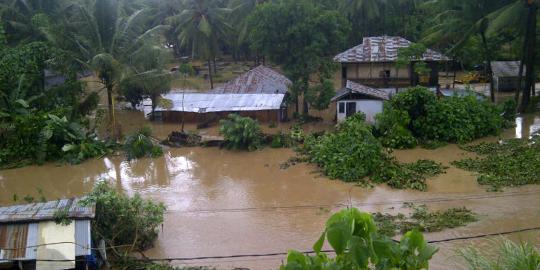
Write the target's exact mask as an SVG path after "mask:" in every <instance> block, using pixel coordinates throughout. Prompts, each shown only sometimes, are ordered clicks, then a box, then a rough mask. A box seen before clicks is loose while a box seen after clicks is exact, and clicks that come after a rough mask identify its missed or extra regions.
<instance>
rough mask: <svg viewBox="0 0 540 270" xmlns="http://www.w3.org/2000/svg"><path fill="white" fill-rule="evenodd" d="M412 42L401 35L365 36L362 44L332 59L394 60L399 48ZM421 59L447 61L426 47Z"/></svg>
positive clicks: (347, 61) (350, 61)
mask: <svg viewBox="0 0 540 270" xmlns="http://www.w3.org/2000/svg"><path fill="white" fill-rule="evenodd" d="M411 43H412V42H410V41H409V40H406V39H404V38H402V37H389V36H381V37H365V38H364V39H363V42H362V44H360V45H358V46H356V47H353V48H351V49H349V50H347V51H345V52H342V53H340V54H338V55H336V57H334V60H335V61H337V62H341V63H369V62H395V61H396V60H397V56H398V49H399V48H406V47H409V46H410V45H411ZM422 60H423V61H448V60H450V58H448V57H446V56H445V55H443V54H442V53H439V52H436V51H433V50H431V49H428V50H427V51H426V53H424V57H423V58H422Z"/></svg>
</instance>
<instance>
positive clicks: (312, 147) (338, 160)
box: [299, 114, 444, 190]
mask: <svg viewBox="0 0 540 270" xmlns="http://www.w3.org/2000/svg"><path fill="white" fill-rule="evenodd" d="M364 119H365V116H364V115H363V114H356V115H354V116H352V117H349V118H348V119H347V120H346V121H345V122H343V123H341V124H339V125H338V128H337V130H336V132H333V133H326V134H324V135H322V136H318V137H316V136H314V135H310V136H308V137H307V138H306V140H305V141H304V147H303V148H301V149H299V150H300V152H301V153H302V154H303V155H305V156H306V157H307V160H308V161H309V162H311V163H314V164H317V165H318V166H319V168H320V169H321V170H322V172H323V173H324V174H325V175H326V176H328V177H330V178H331V179H340V180H342V181H346V182H359V181H365V180H366V179H367V178H371V180H372V181H374V182H376V183H387V184H388V185H389V186H391V187H393V188H400V189H402V188H411V189H417V190H426V187H427V186H426V178H427V177H431V176H434V175H437V174H440V173H443V171H444V168H443V167H442V166H441V165H440V164H438V163H435V162H433V161H429V160H420V161H418V162H415V163H411V164H401V163H399V162H397V161H396V160H395V158H393V157H391V156H390V154H389V153H387V152H386V151H385V149H384V148H383V146H382V145H381V144H380V143H379V141H378V140H377V139H376V138H375V137H374V136H373V134H372V132H371V126H370V125H368V124H366V122H365V121H364Z"/></svg>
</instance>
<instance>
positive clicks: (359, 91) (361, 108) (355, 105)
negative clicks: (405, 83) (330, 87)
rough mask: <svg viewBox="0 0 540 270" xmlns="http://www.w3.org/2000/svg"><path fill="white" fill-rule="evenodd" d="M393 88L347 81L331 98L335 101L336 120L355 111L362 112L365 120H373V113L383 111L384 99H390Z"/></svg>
mask: <svg viewBox="0 0 540 270" xmlns="http://www.w3.org/2000/svg"><path fill="white" fill-rule="evenodd" d="M394 92H395V90H394V89H377V88H373V87H369V86H365V85H361V84H359V83H356V82H353V81H347V83H346V86H345V87H344V88H342V89H341V90H339V91H338V92H337V94H336V95H335V96H334V97H333V98H332V101H333V102H336V103H337V106H336V108H337V121H338V122H342V121H344V120H345V119H346V118H347V117H349V116H352V115H354V114H355V113H358V112H362V113H364V114H365V115H366V121H367V122H369V123H374V122H375V115H377V114H378V113H381V112H382V111H383V103H384V101H387V100H390V97H391V95H392V94H394Z"/></svg>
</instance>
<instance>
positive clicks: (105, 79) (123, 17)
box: [53, 0, 164, 136]
mask: <svg viewBox="0 0 540 270" xmlns="http://www.w3.org/2000/svg"><path fill="white" fill-rule="evenodd" d="M128 4H129V1H117V0H94V1H91V2H84V3H83V4H79V5H77V6H76V7H75V8H73V11H72V13H70V14H69V15H68V16H69V17H67V18H66V20H67V21H69V22H71V24H72V25H73V26H74V27H72V28H70V30H71V31H70V32H68V33H62V34H61V35H60V36H56V38H54V39H53V42H57V43H59V42H61V41H62V40H63V39H67V40H69V41H70V42H71V43H70V44H69V45H66V46H67V47H68V48H69V49H72V50H74V52H75V55H76V58H77V59H78V60H79V62H81V63H83V64H84V65H85V66H86V67H87V68H89V69H91V70H92V71H93V72H94V74H95V75H96V76H97V77H98V78H99V79H100V80H101V82H102V84H103V85H104V88H105V89H106V90H107V103H108V106H109V122H110V127H112V132H113V133H112V134H113V136H116V130H115V129H116V122H115V117H114V101H113V94H114V90H115V88H116V85H117V83H118V82H119V80H120V78H121V75H122V73H123V69H124V68H125V67H126V66H129V65H130V64H131V63H132V61H133V56H134V55H136V54H137V53H138V52H140V50H141V49H142V48H143V47H145V46H151V45H155V46H160V44H159V36H160V33H161V31H162V30H163V29H164V26H162V25H158V26H154V27H151V26H149V24H148V16H147V15H148V14H147V13H146V12H147V10H145V9H140V10H137V11H134V12H132V13H130V14H126V13H125V12H126V10H127V9H126V5H128ZM138 72H140V73H142V72H145V71H144V70H139V71H138Z"/></svg>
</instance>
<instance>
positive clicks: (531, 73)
mask: <svg viewBox="0 0 540 270" xmlns="http://www.w3.org/2000/svg"><path fill="white" fill-rule="evenodd" d="M509 2H510V3H508V4H507V5H506V6H504V7H503V8H501V9H500V10H498V11H497V12H494V13H493V14H492V17H493V18H494V20H495V23H493V24H492V25H491V26H490V28H489V32H490V33H497V32H498V31H499V30H501V29H503V28H507V27H511V28H512V29H516V28H517V29H516V30H517V32H518V33H519V34H520V36H522V37H523V46H522V53H521V65H520V68H519V80H520V83H519V87H518V88H517V89H516V94H515V100H516V102H518V101H519V95H520V91H521V92H523V96H522V100H521V104H520V108H519V110H520V111H523V110H524V109H525V108H527V106H528V105H529V103H530V96H531V94H532V95H534V94H535V93H534V92H535V77H536V74H535V64H536V36H537V32H536V31H537V13H538V7H539V6H540V1H538V0H513V1H509ZM524 67H526V69H525V68H524ZM524 69H525V73H526V74H525V83H524V84H523V72H524Z"/></svg>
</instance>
